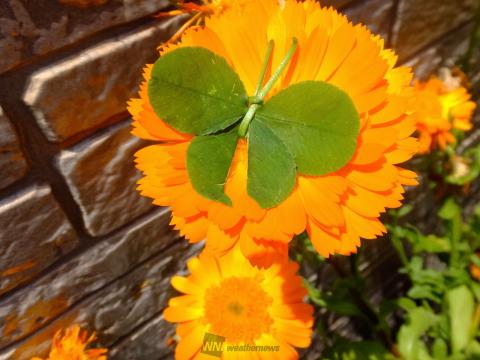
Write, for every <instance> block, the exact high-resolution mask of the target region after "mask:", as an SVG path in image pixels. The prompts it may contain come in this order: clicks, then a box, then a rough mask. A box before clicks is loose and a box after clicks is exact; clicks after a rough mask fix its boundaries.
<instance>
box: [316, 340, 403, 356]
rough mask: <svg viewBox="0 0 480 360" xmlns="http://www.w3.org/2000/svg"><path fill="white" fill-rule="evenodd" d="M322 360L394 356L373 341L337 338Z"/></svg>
mask: <svg viewBox="0 0 480 360" xmlns="http://www.w3.org/2000/svg"><path fill="white" fill-rule="evenodd" d="M322 359H323V360H392V359H395V357H394V356H393V355H392V354H390V353H389V352H388V350H386V349H385V348H384V347H383V346H382V345H380V344H379V343H376V342H373V341H358V342H349V341H348V340H345V339H339V340H337V341H336V342H335V344H334V345H333V346H332V347H331V348H330V349H328V350H327V351H326V352H325V354H324V356H323V357H322Z"/></svg>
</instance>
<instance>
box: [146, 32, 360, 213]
mask: <svg viewBox="0 0 480 360" xmlns="http://www.w3.org/2000/svg"><path fill="white" fill-rule="evenodd" d="M272 50H273V42H270V43H269V46H268V49H267V55H266V57H265V62H264V65H263V69H262V72H261V75H260V78H259V81H258V86H257V89H256V91H255V94H253V96H252V97H250V98H248V96H247V93H246V91H245V88H244V86H243V83H242V82H241V80H240V78H239V76H238V75H237V74H236V73H235V71H234V70H233V69H232V68H231V67H230V66H229V65H228V62H227V61H226V60H225V59H223V58H222V57H220V56H218V55H217V54H214V53H213V52H211V51H209V50H207V49H204V48H194V47H186V48H180V49H177V50H174V51H172V52H170V53H168V54H166V55H164V56H162V57H161V58H160V59H159V60H157V62H156V63H155V65H154V67H153V70H152V79H151V80H150V82H149V87H148V91H149V97H150V102H151V104H152V107H153V109H154V110H155V112H156V113H157V115H158V116H159V117H160V118H161V119H163V120H164V121H165V122H166V123H167V124H169V125H170V126H172V127H173V128H175V129H177V130H179V131H181V132H184V133H187V134H192V135H195V137H194V139H193V140H192V142H191V144H190V146H189V148H188V151H187V171H188V175H189V178H190V181H191V183H192V186H193V187H194V189H195V190H196V191H197V192H198V193H199V194H201V195H202V196H204V197H206V198H208V199H211V200H214V201H219V202H222V203H224V204H226V205H229V206H231V205H232V203H231V200H230V198H229V197H228V196H227V195H226V194H225V192H224V187H225V182H226V180H227V178H228V174H229V170H230V167H231V163H232V160H233V157H234V154H235V150H236V147H237V142H238V139H239V138H240V137H245V138H246V139H247V141H248V181H247V191H248V194H249V195H250V196H251V197H252V198H253V199H255V200H256V201H257V203H258V204H259V205H260V206H261V207H262V208H271V207H274V206H277V205H278V204H280V203H281V202H282V201H284V200H285V199H286V198H287V197H288V196H289V195H290V194H291V192H292V191H293V188H294V187H295V183H296V176H297V172H298V173H300V174H304V175H312V176H319V175H325V174H328V173H331V172H333V171H336V170H338V169H340V168H342V167H343V166H344V165H345V164H347V163H348V161H349V160H350V159H351V158H352V157H353V155H354V153H355V149H356V146H357V137H358V133H359V123H360V121H359V115H358V113H357V111H356V109H355V106H354V104H353V102H352V100H351V99H350V97H349V96H348V95H347V94H346V93H345V92H343V91H342V90H341V89H339V88H337V87H335V86H333V85H331V84H327V83H325V82H320V81H306V82H302V83H298V84H295V85H292V86H290V87H288V88H286V89H284V90H282V91H280V92H279V93H278V94H276V95H275V96H273V97H272V98H271V99H269V100H268V101H266V102H265V103H264V99H265V97H266V96H267V95H268V93H269V91H270V90H271V89H272V87H273V86H274V84H275V82H276V81H277V80H278V78H279V77H280V75H281V73H282V71H283V70H284V69H285V67H286V66H287V65H288V64H289V62H290V60H291V58H292V56H293V55H294V54H295V51H296V40H295V39H294V41H293V44H292V47H291V48H290V50H289V52H288V53H287V55H286V56H285V58H284V59H283V60H282V62H281V63H280V65H279V67H278V69H277V70H276V71H275V72H273V75H272V76H271V78H270V79H269V80H268V81H267V83H266V84H265V86H263V88H262V85H263V83H264V80H265V79H264V78H265V74H266V70H267V67H268V64H269V63H270V61H269V60H270V56H271V53H272Z"/></svg>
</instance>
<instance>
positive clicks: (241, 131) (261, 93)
mask: <svg viewBox="0 0 480 360" xmlns="http://www.w3.org/2000/svg"><path fill="white" fill-rule="evenodd" d="M297 44H298V41H297V39H296V38H293V39H292V46H291V47H290V49H289V50H288V52H287V54H286V55H285V57H284V58H283V60H282V61H281V63H280V65H279V66H278V68H277V70H276V71H275V72H274V73H273V75H272V77H271V78H270V79H269V80H268V82H267V83H266V84H265V87H264V88H263V89H262V90H259V89H260V88H261V86H262V84H263V81H264V80H265V74H266V71H267V67H268V63H269V62H270V57H271V55H272V49H273V42H272V41H270V42H269V43H268V48H267V54H266V57H265V61H264V64H263V67H262V72H261V74H260V79H259V81H258V85H257V89H256V91H255V95H254V96H253V99H254V102H253V103H251V104H250V107H249V108H248V111H247V113H246V114H245V116H244V117H243V119H242V121H241V123H240V126H239V128H238V135H239V136H240V137H245V136H246V135H247V132H248V127H249V126H250V123H251V122H252V120H253V118H254V117H255V113H256V112H257V110H258V109H259V108H260V106H261V104H262V103H263V99H264V98H265V96H267V94H268V92H269V91H270V90H271V89H272V87H273V86H274V85H275V83H276V82H277V80H278V78H279V77H280V75H281V74H282V72H283V70H285V67H286V66H287V65H288V63H289V62H290V60H292V57H293V55H294V54H295V51H296V50H297Z"/></svg>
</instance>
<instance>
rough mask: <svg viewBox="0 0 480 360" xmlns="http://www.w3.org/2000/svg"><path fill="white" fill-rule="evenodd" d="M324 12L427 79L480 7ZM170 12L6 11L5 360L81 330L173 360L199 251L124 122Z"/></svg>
mask: <svg viewBox="0 0 480 360" xmlns="http://www.w3.org/2000/svg"><path fill="white" fill-rule="evenodd" d="M324 4H328V5H332V6H335V7H337V8H340V9H341V10H342V11H344V12H345V13H346V14H347V15H348V16H349V17H350V18H351V19H352V21H353V22H364V23H365V24H367V25H368V26H369V27H370V28H371V29H372V30H373V31H375V32H377V33H379V34H381V35H382V36H384V37H385V39H386V43H387V44H388V46H391V47H393V48H395V49H396V50H397V51H398V53H399V55H400V59H401V61H402V62H404V63H409V64H412V65H415V66H416V68H417V71H418V75H419V76H423V77H424V76H427V75H428V74H429V73H431V72H433V71H435V69H436V68H438V67H439V66H440V65H442V64H446V63H447V64H448V63H449V62H451V61H453V60H454V59H455V58H456V57H458V56H459V54H462V53H463V52H464V50H465V48H466V45H467V39H468V34H469V31H470V28H471V25H472V18H473V15H474V8H475V7H476V6H479V2H478V0H457V1H447V0H422V1H418V0H329V1H324ZM167 6H168V1H167V0H93V1H88V0H35V1H33V0H0V54H1V56H0V359H14V360H18V359H29V358H30V357H31V356H33V355H42V354H44V352H45V350H46V349H47V348H48V347H49V340H50V339H51V336H52V335H53V333H54V332H55V330H57V329H58V328H60V327H64V326H68V325H69V324H71V323H73V322H79V323H80V324H82V325H83V326H85V327H87V328H90V329H95V330H96V331H97V333H98V335H99V338H100V341H101V343H102V344H103V345H104V346H108V347H109V348H110V349H111V354H112V355H111V358H112V359H118V360H126V359H132V360H137V359H140V360H141V359H145V360H151V359H153V360H155V359H160V358H164V357H171V349H170V348H169V347H168V345H167V339H168V338H169V336H171V334H172V331H173V329H172V328H171V327H169V326H167V325H166V324H165V323H164V321H163V319H162V316H161V313H162V309H163V308H164V306H165V304H166V301H167V299H168V297H169V296H170V294H171V291H172V290H171V288H170V286H169V277H170V276H171V275H173V274H174V273H176V272H178V271H180V270H181V269H182V263H183V262H184V260H185V259H187V258H188V257H189V256H191V255H192V254H194V253H195V252H196V251H197V250H198V249H197V248H192V247H188V246H187V243H186V241H184V240H181V239H179V237H178V235H177V234H176V233H174V232H172V231H171V230H170V229H169V226H168V223H169V216H170V215H169V213H168V210H167V209H161V208H154V207H152V206H151V204H150V202H149V201H148V200H147V199H143V198H141V197H140V196H139V195H138V194H137V193H136V191H135V182H136V180H137V179H138V177H139V174H138V172H137V171H136V170H135V169H134V166H133V158H132V154H133V153H134V152H135V151H136V150H137V149H138V148H139V147H141V146H142V142H141V141H139V140H137V139H135V138H133V137H132V136H131V135H130V134H129V119H128V116H127V114H126V111H125V102H126V100H127V99H128V98H129V97H130V96H132V95H134V94H135V93H136V91H137V85H138V82H139V79H140V75H141V69H142V66H143V65H144V64H145V63H147V62H151V61H152V60H153V59H154V58H155V48H156V45H157V44H159V43H160V42H161V41H162V40H165V39H167V38H168V37H169V36H170V35H171V34H172V33H173V32H174V31H175V29H176V28H177V27H178V25H179V24H180V23H181V22H182V19H179V18H177V19H170V20H162V21H160V20H159V19H156V18H154V17H153V16H152V15H153V14H155V13H156V12H157V11H159V10H162V9H165V8H166V7H167ZM375 251H376V250H372V252H373V253H374V254H376V253H375ZM374 257H375V258H377V259H379V261H377V262H373V263H372V264H371V266H370V267H369V269H366V273H367V274H375V271H374V269H375V268H377V267H379V266H382V263H387V264H388V261H389V260H388V259H389V255H388V254H385V253H382V254H381V256H379V255H378V254H377V255H376V256H374ZM382 274H383V275H382V276H384V275H385V274H384V273H383V272H382ZM372 276H373V275H372ZM382 280H385V281H387V280H388V279H382ZM387 282H388V281H387Z"/></svg>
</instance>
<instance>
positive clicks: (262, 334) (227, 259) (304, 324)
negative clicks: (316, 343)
mask: <svg viewBox="0 0 480 360" xmlns="http://www.w3.org/2000/svg"><path fill="white" fill-rule="evenodd" d="M188 268H189V270H190V275H189V276H187V277H180V276H176V277H173V278H172V285H173V286H174V287H175V288H176V289H177V290H178V291H179V292H181V293H182V294H184V295H181V296H178V297H174V298H172V299H170V301H169V304H168V307H167V308H166V309H165V311H164V313H163V315H164V317H165V319H166V320H167V321H169V322H173V323H178V325H177V335H178V337H179V339H180V340H179V342H178V345H177V348H176V352H175V357H176V358H177V359H180V360H185V359H196V358H200V357H201V356H202V351H203V352H204V351H206V350H207V349H208V346H210V344H208V343H207V344H205V342H204V341H207V340H208V337H209V335H213V336H219V337H223V338H224V343H223V348H222V350H223V355H222V359H226V358H232V357H234V358H239V359H243V358H247V359H249V358H255V359H296V358H297V357H298V355H297V352H296V350H295V348H294V347H298V348H306V347H308V346H309V345H310V341H311V335H312V329H311V327H312V323H313V318H312V314H313V308H312V306H311V305H308V304H306V303H304V302H303V298H304V297H305V296H306V294H307V291H306V289H305V288H304V287H303V283H302V279H301V277H299V276H297V275H296V272H297V269H298V265H297V264H296V263H283V264H275V265H272V266H271V267H270V268H268V269H261V268H258V267H256V266H254V265H251V263H250V262H249V261H248V260H247V259H246V258H245V257H244V256H243V254H242V253H241V251H239V250H238V248H237V249H236V250H234V251H231V252H229V253H228V254H227V255H225V256H223V257H221V258H216V257H214V256H212V255H211V254H207V253H205V252H204V253H203V254H202V255H200V257H198V258H193V259H191V260H189V261H188ZM235 345H237V346H239V347H238V348H237V350H236V352H234V349H235V348H234V347H232V346H235ZM242 345H246V346H243V348H242V347H241V346H242ZM205 346H206V347H207V348H206V347H205ZM254 346H255V347H256V346H259V347H261V349H262V350H263V349H267V348H268V349H270V350H266V351H262V350H260V349H259V350H260V351H258V352H257V351H256V350H254V348H253V347H254ZM242 349H243V351H242ZM238 351H241V352H238Z"/></svg>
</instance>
